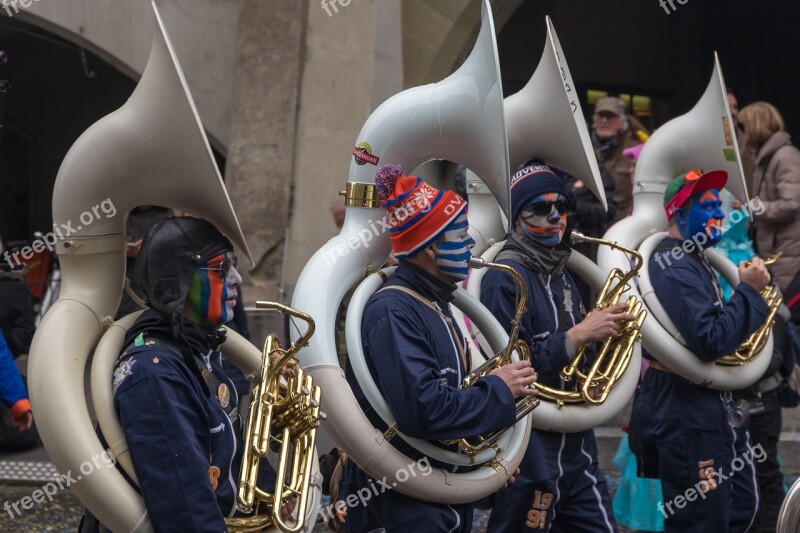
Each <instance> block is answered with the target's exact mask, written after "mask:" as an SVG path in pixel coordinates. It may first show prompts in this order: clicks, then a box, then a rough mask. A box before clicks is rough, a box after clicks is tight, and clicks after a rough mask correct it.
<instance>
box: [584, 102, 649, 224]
mask: <svg viewBox="0 0 800 533" xmlns="http://www.w3.org/2000/svg"><path fill="white" fill-rule="evenodd" d="M625 107H626V105H625V102H624V101H623V100H622V99H620V98H617V97H616V96H606V97H604V98H601V99H599V100H598V101H597V103H596V104H595V106H594V117H593V120H592V134H591V136H592V146H594V149H595V152H596V153H597V161H598V162H599V163H600V164H601V165H602V166H604V167H605V168H606V170H608V172H609V173H610V174H611V176H612V178H613V179H614V191H615V197H616V199H617V214H616V215H615V216H614V218H613V219H612V220H611V223H612V224H613V223H614V222H617V221H619V220H622V219H623V218H625V217H627V216H628V215H629V214H630V213H631V210H632V209H633V173H632V172H631V162H630V160H628V158H626V157H625V156H624V155H623V154H622V152H623V150H625V149H626V148H631V147H633V146H636V145H638V144H641V143H642V141H641V140H640V139H639V137H638V135H639V132H642V134H645V135H646V132H645V131H644V127H643V126H642V124H641V123H640V122H639V120H638V119H637V118H636V117H633V116H631V115H625Z"/></svg>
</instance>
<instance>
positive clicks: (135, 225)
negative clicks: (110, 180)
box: [115, 205, 172, 320]
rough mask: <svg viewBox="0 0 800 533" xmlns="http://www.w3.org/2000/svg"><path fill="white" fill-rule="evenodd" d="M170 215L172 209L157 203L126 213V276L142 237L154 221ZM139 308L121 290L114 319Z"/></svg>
mask: <svg viewBox="0 0 800 533" xmlns="http://www.w3.org/2000/svg"><path fill="white" fill-rule="evenodd" d="M171 215H172V209H169V208H168V207H159V206H157V205H140V206H138V207H136V208H134V209H133V210H132V211H131V212H130V213H128V222H127V228H126V232H127V234H128V242H127V244H126V245H125V255H126V256H127V259H126V264H125V272H126V275H127V276H128V277H130V276H132V275H133V263H134V261H135V260H136V256H137V255H139V249H140V248H141V246H142V238H143V237H144V236H145V235H146V234H147V232H148V230H149V229H150V228H151V227H153V225H154V224H155V223H156V222H158V221H159V220H161V219H162V218H164V217H168V216H171ZM140 309H141V307H139V306H138V305H137V304H136V302H134V301H133V300H131V297H130V296H128V293H127V292H123V293H122V301H121V302H120V304H119V310H117V316H116V317H115V319H116V320H119V319H120V318H122V317H124V316H125V315H128V314H130V313H133V312H134V311H138V310H140Z"/></svg>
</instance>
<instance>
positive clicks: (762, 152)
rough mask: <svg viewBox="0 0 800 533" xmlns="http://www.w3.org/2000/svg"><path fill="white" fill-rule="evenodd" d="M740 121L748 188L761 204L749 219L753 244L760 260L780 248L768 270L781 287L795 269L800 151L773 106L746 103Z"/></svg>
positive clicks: (799, 244)
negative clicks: (749, 153) (749, 156)
mask: <svg viewBox="0 0 800 533" xmlns="http://www.w3.org/2000/svg"><path fill="white" fill-rule="evenodd" d="M739 122H740V124H741V125H742V127H743V128H744V131H745V133H746V134H747V138H748V145H749V147H750V148H751V149H753V150H755V156H756V167H755V170H754V172H753V190H752V191H749V192H750V194H751V196H752V197H756V196H757V197H759V198H760V199H761V201H762V202H763V204H764V207H765V209H764V212H763V213H762V214H761V215H758V216H756V217H755V218H754V220H753V227H754V228H755V237H754V238H753V242H754V243H755V246H756V250H757V251H758V253H759V254H760V255H761V256H762V257H764V258H766V257H769V256H771V255H773V254H775V253H777V252H779V251H781V252H783V257H782V258H781V260H780V261H778V262H777V263H776V264H775V266H774V267H772V273H773V276H774V277H775V281H776V282H777V283H778V285H779V286H780V287H781V289H783V290H784V291H785V290H786V289H787V287H788V286H789V283H791V281H792V278H794V276H795V274H796V273H797V271H798V269H800V150H798V149H797V148H795V146H794V145H793V144H792V142H791V138H790V136H789V134H788V133H786V131H784V125H783V118H782V117H781V114H780V113H779V112H778V110H777V109H775V106H773V105H772V104H768V103H766V102H755V103H753V104H750V105H748V106H747V107H745V108H744V109H742V110H741V111H740V112H739Z"/></svg>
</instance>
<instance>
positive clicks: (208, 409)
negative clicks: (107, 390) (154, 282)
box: [114, 337, 264, 532]
mask: <svg viewBox="0 0 800 533" xmlns="http://www.w3.org/2000/svg"><path fill="white" fill-rule="evenodd" d="M144 339H145V343H141V342H140V341H138V340H137V343H138V344H139V345H138V346H134V347H132V348H130V349H128V351H127V352H125V353H123V354H122V356H120V360H119V362H118V363H117V367H116V369H115V371H114V406H115V409H116V412H117V414H118V415H119V419H120V424H121V425H122V428H123V430H124V432H125V438H126V440H127V442H128V446H129V448H130V452H131V459H132V460H133V467H134V471H135V472H136V477H137V480H138V482H139V490H140V492H141V494H142V497H143V499H144V502H145V507H146V508H147V511H148V513H149V515H150V519H151V520H152V523H153V525H154V528H155V530H156V531H216V532H220V531H226V526H225V523H224V519H223V515H225V516H229V515H231V513H232V512H233V510H234V509H235V498H236V485H237V484H238V475H239V468H240V464H241V434H240V427H239V425H240V424H239V421H238V418H237V410H236V406H237V404H238V401H239V398H238V394H237V391H236V387H235V386H234V384H233V382H232V381H231V380H230V379H229V378H228V376H227V375H226V374H225V372H224V371H223V369H222V359H221V354H220V352H217V351H211V352H209V354H208V355H207V356H206V357H203V358H202V362H200V367H205V368H204V369H203V371H202V372H203V374H205V373H206V372H210V373H211V374H213V377H214V378H215V380H206V381H207V383H213V384H214V386H211V390H210V392H211V394H210V395H209V394H207V393H206V389H205V388H204V386H203V384H202V382H201V380H200V378H199V376H198V372H197V370H198V369H197V368H195V369H191V368H190V367H189V365H188V364H187V362H186V361H185V360H184V358H183V357H182V356H181V354H180V353H178V352H177V351H175V350H174V349H171V348H169V347H167V346H166V345H163V344H160V343H156V344H147V342H148V339H149V338H148V337H145V338H144ZM198 361H200V360H199V359H198ZM223 386H224V387H223ZM213 389H216V390H213ZM223 406H225V408H224V409H223ZM228 413H231V414H230V415H229V414H228ZM262 470H264V469H262ZM261 473H262V474H263V472H261ZM259 478H262V476H261V475H259ZM262 479H263V478H262ZM261 486H262V487H263V486H264V485H261Z"/></svg>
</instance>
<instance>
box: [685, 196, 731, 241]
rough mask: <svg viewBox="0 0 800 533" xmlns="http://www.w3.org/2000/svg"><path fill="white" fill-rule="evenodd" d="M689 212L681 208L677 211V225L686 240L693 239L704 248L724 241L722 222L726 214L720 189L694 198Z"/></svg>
mask: <svg viewBox="0 0 800 533" xmlns="http://www.w3.org/2000/svg"><path fill="white" fill-rule="evenodd" d="M692 200H693V201H692V205H691V207H690V208H689V209H688V211H687V210H686V209H685V208H683V207H681V208H679V209H678V210H677V211H675V223H676V225H677V226H678V229H679V230H680V232H681V237H683V238H684V239H693V240H695V242H697V243H698V244H701V245H703V246H704V247H706V248H707V247H709V246H714V245H715V244H717V243H718V242H719V241H720V240H721V239H722V233H723V232H722V221H723V220H724V219H725V212H724V211H723V210H722V201H721V200H720V198H719V189H710V190H708V191H704V192H701V193H698V194H696V195H695V196H693V197H692Z"/></svg>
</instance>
